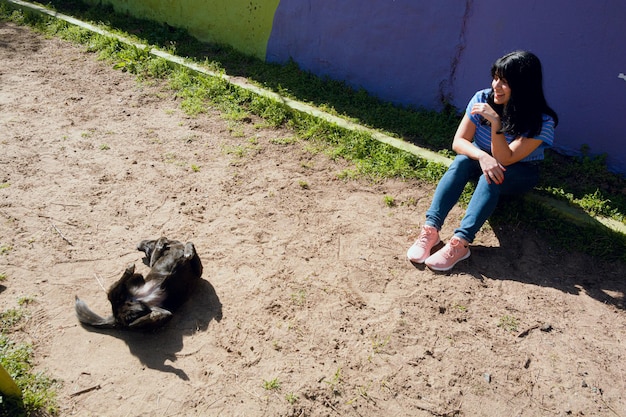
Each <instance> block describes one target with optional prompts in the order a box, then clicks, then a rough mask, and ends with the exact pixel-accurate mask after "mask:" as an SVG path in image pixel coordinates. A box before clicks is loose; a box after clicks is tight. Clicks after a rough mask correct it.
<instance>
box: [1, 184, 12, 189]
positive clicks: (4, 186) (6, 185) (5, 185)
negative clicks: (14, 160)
mask: <svg viewBox="0 0 626 417" xmlns="http://www.w3.org/2000/svg"><path fill="white" fill-rule="evenodd" d="M10 186H11V184H9V183H8V182H3V183H2V184H0V190H2V189H4V188H9V187H10Z"/></svg>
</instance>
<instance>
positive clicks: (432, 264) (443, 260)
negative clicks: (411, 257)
mask: <svg viewBox="0 0 626 417" xmlns="http://www.w3.org/2000/svg"><path fill="white" fill-rule="evenodd" d="M466 243H467V242H465V241H464V240H463V239H460V238H458V237H456V236H454V237H452V239H450V242H448V243H447V244H446V246H444V247H443V248H441V249H439V250H438V251H437V252H435V253H434V254H433V255H432V256H430V257H429V258H428V259H426V261H425V263H426V266H428V267H429V268H430V269H432V270H433V271H449V270H451V269H452V267H453V266H454V265H456V264H457V262H459V261H462V260H463V259H467V258H469V257H470V255H471V252H470V250H469V247H467V245H466Z"/></svg>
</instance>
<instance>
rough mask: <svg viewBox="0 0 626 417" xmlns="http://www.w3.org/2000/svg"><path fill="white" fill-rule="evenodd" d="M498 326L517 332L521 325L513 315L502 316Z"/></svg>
mask: <svg viewBox="0 0 626 417" xmlns="http://www.w3.org/2000/svg"><path fill="white" fill-rule="evenodd" d="M498 327H500V328H501V329H504V330H506V331H507V332H516V331H517V329H518V327H519V321H518V320H517V319H516V318H515V317H512V316H508V315H507V316H502V317H500V322H499V323H498Z"/></svg>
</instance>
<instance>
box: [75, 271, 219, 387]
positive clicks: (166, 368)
mask: <svg viewBox="0 0 626 417" xmlns="http://www.w3.org/2000/svg"><path fill="white" fill-rule="evenodd" d="M221 319H222V303H221V302H220V299H219V297H218V295H217V293H216V292H215V288H213V285H211V283H209V282H208V281H206V280H205V279H201V280H200V282H199V283H198V286H197V288H196V291H195V292H194V294H193V295H192V296H191V298H190V299H189V300H187V302H186V303H185V304H183V305H182V306H181V307H180V308H179V309H178V310H176V312H175V313H174V317H173V318H172V319H171V320H170V321H169V322H168V323H167V324H166V325H165V326H164V327H163V328H161V329H158V330H155V331H153V332H136V331H129V330H104V329H95V328H92V327H89V326H84V328H85V329H87V330H89V331H92V332H96V333H102V334H107V335H110V336H114V337H117V338H118V339H121V340H123V341H124V342H125V343H126V344H127V345H128V349H129V350H130V353H132V354H133V355H134V356H136V357H137V358H138V359H139V360H140V361H141V363H142V364H143V365H145V366H147V367H148V368H150V369H155V370H157V371H162V372H170V373H173V374H176V375H177V376H178V377H179V378H180V379H183V380H185V381H188V380H189V376H188V375H187V373H186V372H185V371H184V370H183V369H180V368H177V367H175V366H173V365H170V364H168V363H166V362H167V361H169V362H172V363H174V362H176V359H177V353H179V352H180V351H181V350H182V349H183V339H184V337H185V336H190V335H193V334H195V333H197V332H201V331H206V330H207V329H208V327H209V324H210V323H211V321H213V320H215V321H217V322H219V321H221Z"/></svg>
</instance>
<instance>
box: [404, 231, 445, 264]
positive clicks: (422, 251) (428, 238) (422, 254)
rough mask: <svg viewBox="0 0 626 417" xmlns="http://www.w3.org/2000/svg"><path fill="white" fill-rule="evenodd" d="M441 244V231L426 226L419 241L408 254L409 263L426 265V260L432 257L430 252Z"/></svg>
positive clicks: (418, 238)
mask: <svg viewBox="0 0 626 417" xmlns="http://www.w3.org/2000/svg"><path fill="white" fill-rule="evenodd" d="M439 242H441V240H440V239H439V231H438V230H437V228H435V227H432V226H426V225H424V226H423V227H422V231H421V232H420V234H419V236H418V237H417V240H416V241H415V243H414V244H413V246H411V247H410V248H409V250H408V251H407V252H406V257H407V258H409V261H411V262H414V263H416V264H421V263H424V261H425V260H426V258H428V257H429V256H430V251H431V249H432V248H433V246H435V245H436V244H437V243H439Z"/></svg>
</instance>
